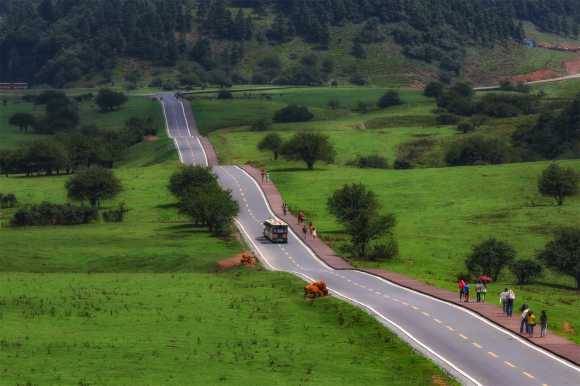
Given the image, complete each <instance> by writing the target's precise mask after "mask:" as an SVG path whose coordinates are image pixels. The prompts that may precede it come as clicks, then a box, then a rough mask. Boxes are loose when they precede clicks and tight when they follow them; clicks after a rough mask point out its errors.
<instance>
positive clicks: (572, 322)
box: [192, 81, 580, 342]
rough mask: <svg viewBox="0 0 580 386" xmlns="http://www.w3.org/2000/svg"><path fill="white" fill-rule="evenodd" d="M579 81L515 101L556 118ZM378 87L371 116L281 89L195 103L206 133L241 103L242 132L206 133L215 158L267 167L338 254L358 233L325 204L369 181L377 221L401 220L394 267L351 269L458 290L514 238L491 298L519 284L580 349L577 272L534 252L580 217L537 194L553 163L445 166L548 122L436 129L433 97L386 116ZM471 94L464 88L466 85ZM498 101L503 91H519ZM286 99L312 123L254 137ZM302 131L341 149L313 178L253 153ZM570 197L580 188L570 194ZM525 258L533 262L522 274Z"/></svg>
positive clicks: (568, 200) (403, 94)
mask: <svg viewBox="0 0 580 386" xmlns="http://www.w3.org/2000/svg"><path fill="white" fill-rule="evenodd" d="M578 84H579V83H578V81H571V82H566V83H563V84H560V85H557V86H556V85H546V89H545V90H544V89H541V88H540V87H539V86H534V87H533V88H532V90H531V91H530V93H529V94H522V93H517V95H533V94H536V93H538V92H539V91H542V90H543V92H545V93H546V95H545V96H544V97H543V99H542V100H541V102H540V105H539V110H538V112H540V111H544V110H543V109H545V108H548V109H551V110H552V111H551V113H550V114H551V115H552V116H556V117H558V116H560V114H561V112H562V111H565V109H566V106H570V103H571V102H572V100H573V98H574V96H575V95H576V94H575V93H570V91H569V90H572V89H574V87H577V86H578ZM373 91H374V94H371V93H370V92H369V93H368V94H367V95H373V98H372V99H371V98H366V99H364V100H362V98H360V99H361V102H367V103H369V104H370V107H368V108H367V109H366V110H360V109H359V108H358V104H357V103H356V102H354V103H353V101H356V100H357V99H359V95H357V91H356V90H341V89H338V90H285V91H284V92H283V96H282V97H280V96H279V94H278V96H274V97H273V98H272V100H271V101H260V100H259V99H257V100H255V99H254V100H245V99H240V100H236V99H234V100H230V101H227V102H219V103H217V102H215V101H209V100H208V101H204V100H201V101H199V100H198V101H194V102H193V104H192V106H193V108H194V111H195V114H196V118H197V120H198V123H199V125H200V129H201V130H205V131H208V130H214V128H219V127H225V126H227V125H228V123H229V118H228V116H227V115H226V116H224V115H220V114H218V113H217V112H218V111H227V110H230V109H232V106H236V105H237V104H239V106H240V107H241V106H243V108H241V109H240V110H241V111H243V114H244V117H243V119H242V124H241V125H239V126H238V127H232V128H225V129H220V130H217V131H213V132H212V133H211V134H210V139H211V141H212V143H213V144H214V146H215V148H216V150H217V151H218V157H220V159H221V160H222V161H223V162H224V163H237V164H243V163H250V164H252V165H254V166H255V167H257V168H259V169H266V170H267V171H268V172H269V173H270V177H271V180H272V181H273V182H274V183H275V184H276V187H277V188H278V189H279V190H280V192H281V194H282V196H283V198H284V200H285V202H286V203H287V204H288V205H289V206H290V208H291V210H292V211H293V212H294V213H296V212H298V211H304V212H305V213H306V217H307V221H310V220H311V221H313V222H314V224H315V226H316V229H317V232H318V233H319V234H320V235H322V239H323V240H324V241H325V242H327V243H329V244H330V245H331V247H332V248H334V249H335V251H337V252H338V253H341V252H343V251H344V247H345V246H347V245H348V243H349V240H351V234H349V231H348V229H349V228H348V224H346V223H345V222H343V221H337V220H336V219H335V217H334V216H332V215H331V213H332V211H331V210H329V209H328V208H327V200H328V198H329V197H332V196H333V194H335V191H336V189H339V188H340V187H342V186H343V185H344V184H352V183H357V184H358V183H362V184H363V185H364V186H365V188H366V189H368V190H371V191H373V192H375V193H376V194H377V197H378V202H379V203H380V205H381V206H382V209H381V210H380V211H379V213H380V214H387V213H392V214H393V215H394V216H395V217H396V221H397V222H396V226H395V227H394V228H393V235H394V237H395V238H396V241H397V244H398V254H394V255H389V258H388V259H380V258H379V259H374V258H371V259H369V258H364V259H360V258H359V259H356V258H355V259H351V260H350V262H351V263H352V264H354V265H357V266H361V267H382V268H385V269H388V270H391V271H395V272H399V273H403V274H405V275H409V276H411V277H414V278H416V279H419V280H422V281H425V282H427V283H430V284H434V285H437V286H439V287H442V288H446V289H448V290H452V291H455V290H456V287H457V284H456V283H457V282H458V280H459V278H460V277H461V276H463V277H467V278H473V277H474V276H475V277H476V276H477V275H478V274H483V273H484V272H474V271H471V272H470V271H468V269H467V266H466V265H465V262H466V259H467V257H468V256H469V255H470V254H471V253H472V252H473V248H474V246H476V245H479V244H481V243H483V242H484V241H486V240H488V239H490V238H495V239H496V240H498V241H501V242H507V243H508V244H509V246H510V248H513V250H514V251H515V252H516V255H515V258H514V261H513V264H506V265H505V266H504V267H503V269H502V270H501V274H499V275H498V281H494V282H492V283H491V284H490V289H489V290H488V291H489V293H492V294H493V293H494V291H496V290H497V293H498V294H499V292H501V291H502V290H503V288H505V286H508V287H513V288H514V290H515V291H516V293H517V294H519V295H518V299H520V300H521V301H525V302H527V303H528V304H533V307H534V308H537V309H546V310H550V313H551V315H552V319H551V320H552V321H553V325H551V329H552V331H554V332H556V333H559V334H562V335H564V336H566V337H568V338H570V339H572V340H573V341H575V342H580V341H579V340H578V335H577V334H576V332H577V331H578V330H579V329H580V319H579V318H578V312H577V310H578V307H579V306H580V304H579V303H578V297H577V292H576V291H575V289H576V286H577V284H576V282H575V280H574V278H573V277H572V276H568V275H559V274H558V273H557V272H558V271H557V269H549V268H548V266H546V265H545V264H544V263H542V261H541V260H540V259H539V257H538V253H539V252H538V251H540V250H543V249H544V248H545V247H546V245H547V244H548V243H549V242H550V241H551V240H553V237H554V235H555V233H556V232H557V230H558V228H559V227H561V226H568V225H570V224H573V223H575V222H578V221H579V220H580V217H579V212H578V210H577V209H576V208H577V206H578V200H579V199H578V196H575V195H574V194H570V195H566V197H564V198H565V200H564V203H563V205H562V206H559V205H558V202H557V200H558V198H557V197H558V196H559V195H558V192H560V193H562V191H556V193H552V194H550V193H547V192H546V191H543V192H542V191H541V190H540V188H539V185H538V181H539V178H540V176H541V175H542V173H543V172H544V171H545V170H546V169H549V168H550V167H551V166H550V165H552V161H536V162H526V163H521V162H513V161H510V162H512V163H506V164H499V165H485V164H486V163H488V164H491V163H492V162H486V161H485V160H483V162H479V165H478V163H475V166H469V167H448V165H447V163H446V162H445V156H446V155H447V154H448V153H449V152H450V150H451V149H452V148H453V147H454V146H463V145H464V144H468V143H470V141H473V140H474V139H477V138H482V139H483V140H484V141H486V142H487V141H493V142H490V143H499V145H501V146H505V148H506V149H510V147H511V146H514V147H515V146H518V145H517V143H511V140H512V138H513V133H515V132H517V130H520V129H519V128H526V130H531V131H532V132H533V130H534V129H533V128H534V127H537V126H535V125H536V119H537V118H538V117H540V116H542V115H541V114H535V115H533V116H532V117H528V115H527V114H526V115H516V116H513V117H510V118H497V117H490V116H487V115H481V114H480V115H474V116H472V117H461V116H459V117H458V119H459V121H454V122H453V123H448V124H440V125H437V122H436V121H437V119H438V117H440V116H444V114H447V113H445V110H441V108H439V107H438V106H437V105H436V102H435V100H434V99H429V98H427V97H424V96H422V95H421V91H415V90H399V95H400V98H401V100H402V101H403V104H402V105H399V106H392V107H388V108H386V109H384V110H383V109H379V108H378V107H376V106H377V102H378V100H379V98H380V97H381V96H382V95H384V94H385V91H384V90H373ZM466 91H467V92H469V91H468V88H466ZM361 93H362V92H361ZM503 93H505V94H503ZM503 93H502V92H497V93H496V94H499V95H500V96H501V95H508V94H511V93H512V92H511V91H510V92H507V93H506V92H503ZM485 95H490V94H485ZM470 98H473V99H472V100H473V101H475V103H480V101H482V100H485V99H483V98H482V96H481V93H476V94H475V95H474V96H472V97H470ZM289 100H296V101H301V102H300V104H301V105H303V106H306V107H307V108H308V109H309V110H310V111H312V112H313V113H314V115H315V117H314V118H313V119H312V121H310V122H306V123H304V122H301V123H285V124H279V123H273V124H272V126H271V128H269V129H268V130H266V131H265V132H253V131H251V130H249V129H248V127H249V126H250V125H251V123H252V121H254V120H258V119H271V117H272V116H273V114H274V112H275V111H276V109H277V107H276V106H277V105H280V104H282V103H291V102H289ZM328 100H337V101H339V106H345V107H346V108H340V107H339V108H336V109H334V110H333V109H332V106H325V104H326V103H325V102H326V101H328ZM222 103H224V104H225V103H228V104H229V107H228V108H225V109H224V108H223V107H221V106H223V105H222ZM574 103H577V102H574ZM347 106H348V107H347ZM573 106H576V104H574V105H573ZM332 114H335V115H334V116H333V115H332ZM453 116H454V117H456V116H455V115H453ZM544 116H545V115H544ZM550 119H552V118H550ZM244 120H246V122H247V123H245V122H244ZM457 122H469V123H470V127H472V129H469V130H467V133H465V132H464V131H463V130H457V126H458V123H457ZM203 124H206V125H207V126H206V127H204V126H203ZM246 125H247V126H246ZM297 132H309V133H311V132H314V133H317V132H318V133H322V134H324V135H326V136H328V138H329V142H330V144H331V145H332V147H333V149H334V150H335V152H336V157H335V159H334V163H333V164H328V165H327V164H323V163H320V164H318V163H317V164H316V165H315V167H314V169H313V170H307V167H306V165H305V164H304V163H302V162H289V161H288V160H285V159H284V157H278V159H275V157H274V153H273V151H272V150H271V149H268V148H264V149H263V150H258V148H257V145H258V144H259V143H260V141H261V140H262V139H263V138H265V136H267V135H271V134H279V136H280V138H281V139H282V141H283V142H284V141H287V140H289V139H290V138H291V137H292V136H293V135H295V134H296V133H297ZM564 138H570V136H567V137H566V136H565V137H564ZM528 139H529V137H528ZM535 143H537V144H538V146H539V147H538V148H537V149H539V148H541V143H538V142H535ZM568 144H569V145H570V147H567V146H559V147H557V148H558V149H560V151H561V153H556V154H555V155H554V157H555V158H560V159H557V160H556V163H557V165H559V166H560V168H561V169H563V170H568V169H572V170H576V171H577V170H578V169H579V168H580V163H578V161H577V160H575V159H569V160H567V159H565V158H574V156H573V155H568V154H570V153H567V152H566V149H568V148H570V149H574V148H575V147H574V146H575V145H574V142H573V141H572V142H569V143H568ZM509 152H510V154H511V155H513V153H514V152H513V151H509ZM536 154H538V155H539V156H538V155H536V157H537V158H535V159H538V160H540V159H542V158H543V156H542V155H541V153H536ZM544 154H546V156H547V155H548V154H547V153H544ZM372 157H381V158H379V159H377V160H376V162H377V165H379V166H380V165H383V167H384V165H385V159H386V165H387V167H388V168H389V169H386V170H385V169H384V168H372V167H368V166H366V165H368V159H369V158H370V159H371V160H373V159H374V158H372ZM551 157H552V156H550V158H551ZM544 159H545V158H544ZM520 161H521V159H520ZM503 162H505V160H504V161H503ZM567 173H571V172H567ZM552 174H554V173H552ZM561 174H564V176H565V178H564V181H565V185H566V184H568V185H566V186H569V185H570V184H571V183H572V182H573V181H575V177H569V178H568V177H566V176H567V174H566V173H559V174H558V173H556V175H557V176H558V175H561ZM544 185H546V187H553V186H560V185H558V184H554V183H547V184H544ZM572 185H573V184H572ZM576 185H577V184H576ZM568 189H569V191H571V192H575V191H576V190H575V188H573V187H570V188H568ZM552 192H553V189H552ZM345 256H351V254H348V253H347V254H345ZM523 260H527V261H531V262H533V264H534V265H533V266H530V265H529V264H528V265H525V264H526V263H523V264H518V265H517V266H516V263H517V262H519V261H523ZM535 264H541V265H543V266H544V269H542V272H541V273H542V275H536V274H535V272H536V271H537V269H536V265H535ZM530 272H531V276H529V278H528V277H526V278H524V280H523V282H526V283H528V284H518V282H520V283H521V282H522V280H520V278H521V277H523V276H527V275H528V273H530Z"/></svg>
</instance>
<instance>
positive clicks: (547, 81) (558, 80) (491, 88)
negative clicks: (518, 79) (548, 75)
mask: <svg viewBox="0 0 580 386" xmlns="http://www.w3.org/2000/svg"><path fill="white" fill-rule="evenodd" d="M577 78H580V74H575V75H568V76H563V77H561V78H553V79H544V80H535V81H533V82H525V83H524V84H538V83H549V82H561V81H563V80H571V79H577ZM498 89H499V86H490V87H477V88H474V89H473V90H474V91H488V90H498Z"/></svg>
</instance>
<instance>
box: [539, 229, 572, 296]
mask: <svg viewBox="0 0 580 386" xmlns="http://www.w3.org/2000/svg"><path fill="white" fill-rule="evenodd" d="M538 258H539V259H540V260H542V261H543V262H544V264H546V266H547V267H548V268H552V269H554V270H556V271H557V272H559V273H561V274H562V275H569V276H572V277H573V278H574V279H575V280H576V289H577V290H580V228H561V229H558V230H557V231H556V234H555V236H554V239H553V240H551V241H549V242H548V243H547V244H546V246H545V247H544V249H543V250H541V251H540V252H539V253H538Z"/></svg>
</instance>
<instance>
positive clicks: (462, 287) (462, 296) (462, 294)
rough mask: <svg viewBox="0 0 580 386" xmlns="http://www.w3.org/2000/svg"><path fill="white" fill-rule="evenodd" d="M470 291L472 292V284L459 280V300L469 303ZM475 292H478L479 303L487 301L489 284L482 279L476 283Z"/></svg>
mask: <svg viewBox="0 0 580 386" xmlns="http://www.w3.org/2000/svg"><path fill="white" fill-rule="evenodd" d="M470 292H471V286H470V285H469V283H466V282H465V281H463V280H461V281H459V301H464V302H465V303H469V295H470ZM475 293H476V299H477V302H478V303H480V302H482V303H485V299H486V296H487V284H486V283H485V281H483V280H480V281H479V282H478V283H477V284H476V285H475Z"/></svg>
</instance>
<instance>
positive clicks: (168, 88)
mask: <svg viewBox="0 0 580 386" xmlns="http://www.w3.org/2000/svg"><path fill="white" fill-rule="evenodd" d="M162 88H163V91H172V90H175V88H176V87H175V85H174V84H173V83H171V82H169V81H167V82H165V84H164V85H163V87H162Z"/></svg>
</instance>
